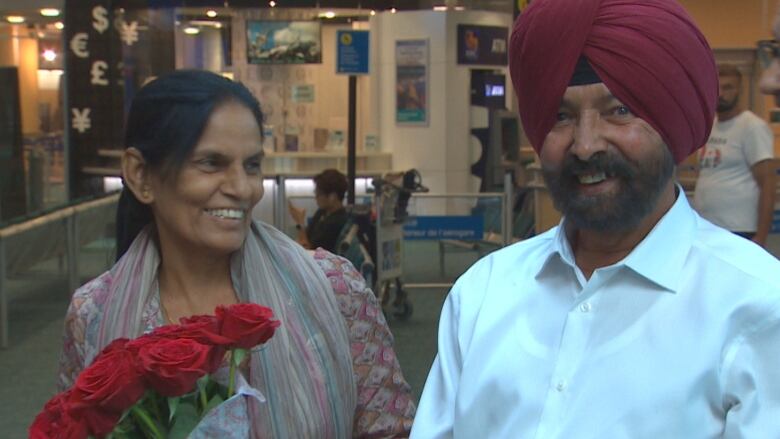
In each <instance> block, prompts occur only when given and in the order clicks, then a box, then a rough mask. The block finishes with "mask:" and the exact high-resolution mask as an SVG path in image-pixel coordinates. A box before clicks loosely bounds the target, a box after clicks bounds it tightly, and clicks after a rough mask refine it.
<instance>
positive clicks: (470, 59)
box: [458, 24, 509, 66]
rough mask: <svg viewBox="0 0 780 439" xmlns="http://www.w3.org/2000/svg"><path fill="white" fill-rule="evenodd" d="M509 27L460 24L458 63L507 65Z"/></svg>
mask: <svg viewBox="0 0 780 439" xmlns="http://www.w3.org/2000/svg"><path fill="white" fill-rule="evenodd" d="M508 35H509V29H507V28H505V27H499V26H478V25H475V24H459V25H458V64H471V65H474V64H476V65H493V66H505V65H507V63H508V58H507V51H506V49H507V36H508Z"/></svg>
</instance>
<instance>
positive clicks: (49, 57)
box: [43, 49, 57, 62]
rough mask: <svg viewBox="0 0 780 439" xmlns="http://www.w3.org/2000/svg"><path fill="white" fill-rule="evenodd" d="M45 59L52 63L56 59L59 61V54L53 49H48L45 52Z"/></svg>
mask: <svg viewBox="0 0 780 439" xmlns="http://www.w3.org/2000/svg"><path fill="white" fill-rule="evenodd" d="M43 59H45V60H46V61H48V62H52V61H54V60H55V59H57V52H55V51H53V50H51V49H46V50H44V51H43Z"/></svg>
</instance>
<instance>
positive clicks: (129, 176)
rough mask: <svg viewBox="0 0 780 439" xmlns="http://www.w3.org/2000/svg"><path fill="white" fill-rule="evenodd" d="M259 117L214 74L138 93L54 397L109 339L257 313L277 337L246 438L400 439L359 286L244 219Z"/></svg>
mask: <svg viewBox="0 0 780 439" xmlns="http://www.w3.org/2000/svg"><path fill="white" fill-rule="evenodd" d="M262 119H263V116H262V113H261V111H260V106H259V104H258V102H257V100H256V99H255V98H254V97H253V96H252V95H251V93H250V92H249V91H248V90H247V89H246V88H245V87H244V86H242V85H240V84H238V83H235V82H232V81H230V80H228V79H225V78H223V77H221V76H219V75H216V74H213V73H208V72H200V71H178V72H174V73H172V74H169V75H167V76H164V77H161V78H159V79H156V80H154V81H152V82H150V83H149V84H147V85H146V86H145V87H143V88H142V89H141V90H140V91H139V92H138V94H137V96H136V97H135V99H134V100H133V103H132V105H131V108H130V112H129V115H128V119H127V129H126V142H125V146H126V150H125V152H124V155H123V157H122V173H123V177H124V181H125V188H124V190H123V192H122V195H121V198H120V202H119V207H118V212H117V262H116V264H115V265H114V266H113V267H112V268H111V270H109V271H108V272H106V273H104V274H102V275H101V276H100V277H98V278H96V279H94V280H92V281H91V282H89V283H87V284H86V285H84V286H83V287H81V288H80V289H79V290H77V291H76V293H75V294H74V296H73V299H72V302H71V305H70V309H69V310H68V314H67V317H66V320H65V342H64V349H63V356H62V360H61V367H60V375H59V384H60V387H61V388H65V387H68V386H70V385H71V384H72V383H73V382H74V380H75V378H76V376H77V375H78V373H79V372H80V371H81V370H82V369H83V368H84V367H85V366H86V365H88V364H89V363H90V362H91V361H92V359H93V358H94V357H95V356H96V355H97V353H98V352H100V350H101V349H102V348H103V347H104V346H106V345H107V344H108V343H109V342H111V341H112V340H114V339H116V338H118V337H136V336H138V335H140V334H142V333H144V332H147V331H150V330H151V329H153V328H154V327H156V326H160V325H164V324H167V323H173V322H178V321H179V319H180V318H181V317H187V316H191V315H197V314H212V313H213V311H214V308H215V307H216V306H217V305H224V304H232V303H237V302H255V303H260V304H263V305H266V306H269V307H271V308H272V309H273V310H274V312H275V314H276V317H278V318H279V320H281V322H282V326H281V328H280V329H279V330H278V332H277V334H276V335H275V336H274V337H273V338H272V339H271V340H270V342H269V343H268V344H267V345H266V346H267V347H266V348H264V349H262V350H258V351H256V352H253V354H252V355H251V359H250V362H249V375H250V383H251V384H252V385H253V386H254V387H256V388H257V389H259V390H260V391H262V392H263V394H265V395H267V397H268V403H267V404H261V405H259V407H257V408H256V409H255V412H254V413H253V423H254V426H255V428H254V429H253V431H254V436H256V437H275V438H318V439H319V438H344V437H351V436H354V437H368V436H370V437H379V436H382V437H393V436H402V437H405V436H407V435H408V431H409V429H410V427H411V421H412V416H413V414H414V410H415V409H414V404H413V402H412V401H411V398H410V389H409V385H408V384H407V383H406V381H405V380H404V378H403V375H402V374H401V370H400V367H399V365H398V361H397V359H396V357H395V352H394V351H393V346H392V344H393V340H392V335H391V334H390V331H389V329H388V327H387V324H386V322H385V321H384V318H383V315H382V312H381V309H380V307H379V306H378V305H377V302H376V300H375V298H374V296H373V294H372V292H371V291H370V290H369V289H368V288H367V287H366V285H365V282H364V280H363V279H362V278H361V276H360V275H359V274H358V273H357V272H356V271H355V270H354V268H353V267H352V266H351V265H350V264H349V263H348V262H347V261H345V260H344V259H341V258H339V257H336V256H334V255H332V254H330V253H328V252H326V251H323V250H318V251H315V252H313V253H310V252H307V251H306V250H304V249H303V248H301V247H300V246H299V245H297V244H296V243H295V242H294V241H292V240H291V239H289V238H288V237H287V236H285V235H284V234H282V233H281V232H279V231H278V230H276V229H274V228H273V227H271V226H269V225H267V224H263V223H260V222H254V221H252V220H251V212H252V208H253V207H254V206H255V205H256V204H257V202H258V201H259V200H260V198H261V197H262V196H263V184H262V176H261V170H260V165H261V161H262V158H263V151H262V149H261V141H262V135H261V126H262Z"/></svg>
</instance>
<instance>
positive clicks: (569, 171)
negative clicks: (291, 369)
mask: <svg viewBox="0 0 780 439" xmlns="http://www.w3.org/2000/svg"><path fill="white" fill-rule="evenodd" d="M562 29H565V32H563V31H562ZM509 63H510V73H511V76H512V82H513V84H514V87H515V91H516V92H517V96H518V102H519V112H520V117H521V119H522V122H523V126H524V128H525V131H526V134H527V136H528V138H529V140H530V142H531V144H532V146H533V147H534V148H535V149H536V151H537V154H539V159H540V161H541V164H542V169H543V174H544V177H545V181H546V183H547V186H548V188H549V190H550V193H551V195H552V197H553V200H554V201H555V204H556V206H557V207H558V208H559V209H560V210H561V211H562V213H563V215H564V216H563V219H562V221H561V223H560V224H559V225H558V226H557V227H554V228H553V229H551V230H549V231H547V232H545V233H543V234H541V235H538V236H536V237H534V238H531V239H528V240H525V241H521V242H519V243H516V244H514V245H512V246H509V247H507V248H504V249H502V250H499V251H496V252H494V253H492V254H490V255H488V256H487V257H485V258H483V259H482V260H480V261H479V262H477V263H476V264H475V265H474V266H473V267H471V268H470V269H469V270H468V271H467V272H466V273H465V274H463V275H462V276H461V277H460V278H459V279H458V281H457V282H456V283H455V285H454V286H453V288H452V290H451V291H450V294H449V296H448V297H447V300H446V302H445V304H444V307H443V310H442V315H441V320H440V323H439V336H438V349H439V351H438V354H437V356H436V359H435V360H434V363H433V366H432V368H431V371H430V373H429V376H428V379H427V382H426V384H425V389H424V391H423V394H422V398H421V400H420V404H419V408H418V411H417V415H416V417H415V421H414V424H413V426H412V434H411V437H412V438H420V439H433V438H453V437H454V438H466V439H473V438H490V439H499V438H537V439H564V438H565V439H572V438H575V439H603V438H609V439H621V438H632V439H636V438H640V439H641V438H648V439H655V438H685V439H705V438H707V439H711V438H777V437H780V422H779V421H778V414H780V262H778V261H777V259H775V258H774V257H773V256H771V255H770V254H768V253H766V251H764V249H762V248H761V247H759V246H758V245H755V244H754V243H752V242H750V241H748V240H745V239H742V238H740V237H738V236H736V235H734V234H732V233H730V232H728V231H726V230H724V229H722V228H720V227H717V226H714V225H713V224H712V223H710V222H709V221H706V220H704V219H703V218H702V217H700V216H699V215H698V214H697V213H696V212H695V211H694V210H693V209H692V208H691V206H690V205H689V204H688V202H687V200H686V197H685V195H684V193H683V192H682V189H681V187H680V186H679V185H677V184H675V181H674V179H673V176H674V168H675V163H679V162H681V161H682V160H684V159H685V158H686V157H688V156H689V155H690V154H691V153H693V151H695V150H696V149H697V148H698V147H700V146H701V145H703V144H704V143H705V142H706V140H707V137H708V135H709V132H710V129H711V127H712V124H713V122H714V118H715V106H716V102H717V96H718V77H717V76H718V75H717V69H716V66H715V61H714V58H713V55H712V51H711V49H710V47H709V46H708V44H707V42H706V40H705V38H704V37H703V35H702V34H701V32H700V31H699V30H698V29H697V28H696V26H695V24H694V23H693V21H692V19H691V18H690V17H689V15H688V14H687V12H686V11H685V10H684V9H683V8H682V7H681V6H680V5H679V3H678V2H677V1H676V0H579V1H576V2H572V1H571V0H535V1H534V2H533V3H531V5H530V6H528V8H527V9H525V10H523V12H522V14H521V15H520V17H519V19H518V21H517V22H516V23H515V27H514V31H513V33H512V36H511V40H510V48H509Z"/></svg>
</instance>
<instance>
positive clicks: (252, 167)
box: [246, 161, 260, 173]
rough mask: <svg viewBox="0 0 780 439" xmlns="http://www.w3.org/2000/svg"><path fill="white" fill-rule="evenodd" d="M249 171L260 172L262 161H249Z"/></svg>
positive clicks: (247, 167)
mask: <svg viewBox="0 0 780 439" xmlns="http://www.w3.org/2000/svg"><path fill="white" fill-rule="evenodd" d="M246 169H247V172H253V173H257V172H260V162H259V161H258V162H249V163H247V164H246Z"/></svg>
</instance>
